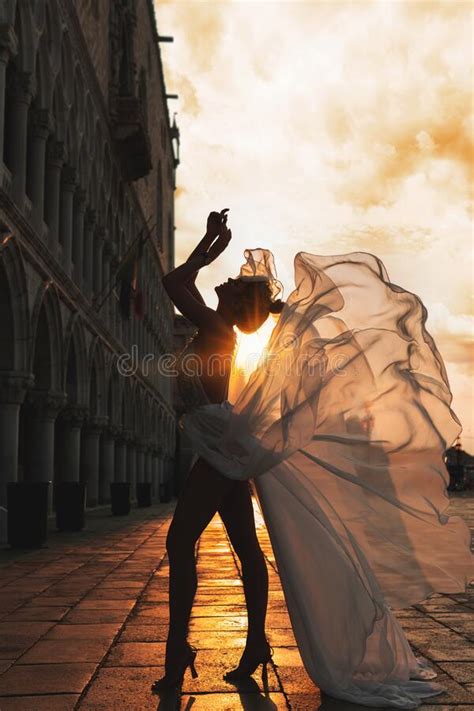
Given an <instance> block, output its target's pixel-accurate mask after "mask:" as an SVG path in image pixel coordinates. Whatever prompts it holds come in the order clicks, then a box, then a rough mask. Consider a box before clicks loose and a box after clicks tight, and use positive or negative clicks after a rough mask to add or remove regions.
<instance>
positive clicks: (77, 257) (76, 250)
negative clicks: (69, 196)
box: [72, 188, 86, 287]
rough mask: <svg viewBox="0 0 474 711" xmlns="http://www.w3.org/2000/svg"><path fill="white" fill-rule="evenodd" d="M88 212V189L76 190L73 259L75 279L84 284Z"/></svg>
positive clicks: (80, 284) (79, 284)
mask: <svg viewBox="0 0 474 711" xmlns="http://www.w3.org/2000/svg"><path fill="white" fill-rule="evenodd" d="M85 212H86V191H85V190H82V188H81V189H79V190H76V194H75V196H74V216H73V228H72V261H73V263H74V274H73V277H74V281H75V282H76V284H77V285H78V286H79V287H81V286H82V275H83V273H84V216H85Z"/></svg>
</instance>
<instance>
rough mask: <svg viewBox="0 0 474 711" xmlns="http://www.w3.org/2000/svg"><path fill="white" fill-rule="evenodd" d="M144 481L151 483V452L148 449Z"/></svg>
mask: <svg viewBox="0 0 474 711" xmlns="http://www.w3.org/2000/svg"><path fill="white" fill-rule="evenodd" d="M144 481H149V482H151V451H150V450H149V448H148V447H147V448H146V451H145V477H144Z"/></svg>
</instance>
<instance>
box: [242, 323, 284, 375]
mask: <svg viewBox="0 0 474 711" xmlns="http://www.w3.org/2000/svg"><path fill="white" fill-rule="evenodd" d="M274 327H275V319H274V318H273V317H272V316H269V318H267V320H266V321H265V323H264V324H263V325H262V326H260V328H259V329H258V331H255V333H251V334H246V333H242V332H241V331H238V339H237V352H236V356H235V367H236V368H238V369H240V370H243V371H244V373H245V374H246V375H247V377H248V376H249V375H250V373H251V372H252V371H253V370H254V369H255V367H256V366H257V363H258V361H259V359H260V357H261V355H262V353H263V351H264V349H265V346H266V345H267V343H268V339H269V338H270V335H271V332H272V331H273V329H274Z"/></svg>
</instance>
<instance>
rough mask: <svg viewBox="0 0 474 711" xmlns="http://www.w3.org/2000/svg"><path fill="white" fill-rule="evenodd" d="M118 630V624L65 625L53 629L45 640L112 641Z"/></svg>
mask: <svg viewBox="0 0 474 711" xmlns="http://www.w3.org/2000/svg"><path fill="white" fill-rule="evenodd" d="M119 629H120V624H118V623H114V624H97V625H66V624H58V625H56V626H55V627H53V628H52V629H51V630H50V631H49V632H48V634H47V635H46V637H45V638H46V639H110V640H112V639H113V638H114V637H115V635H116V634H117V632H118V630H119Z"/></svg>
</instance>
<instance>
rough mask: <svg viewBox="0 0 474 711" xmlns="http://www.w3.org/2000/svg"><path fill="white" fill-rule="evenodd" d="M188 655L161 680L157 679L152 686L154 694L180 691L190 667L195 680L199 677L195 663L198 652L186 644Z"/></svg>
mask: <svg viewBox="0 0 474 711" xmlns="http://www.w3.org/2000/svg"><path fill="white" fill-rule="evenodd" d="M186 647H187V649H186V654H185V657H184V659H183V660H182V662H181V663H180V664H174V665H173V666H172V668H171V669H168V670H167V671H166V673H165V675H164V676H163V677H161V679H157V680H156V681H154V682H153V684H152V685H151V690H152V691H154V692H160V691H169V690H171V689H178V688H179V687H180V686H181V685H182V683H183V678H184V675H185V673H186V669H187V668H188V667H190V669H191V676H192V678H193V679H195V678H196V677H197V676H198V673H197V671H196V667H195V666H194V661H195V659H196V654H197V650H196V649H195V647H192V646H191V645H190V644H186Z"/></svg>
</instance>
